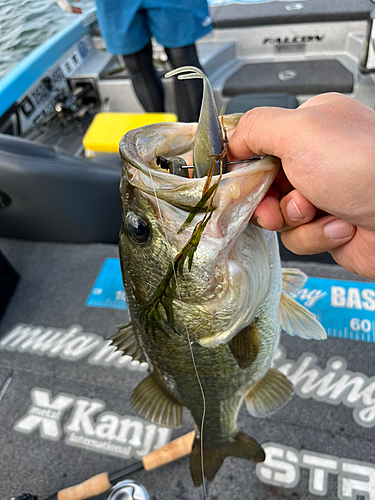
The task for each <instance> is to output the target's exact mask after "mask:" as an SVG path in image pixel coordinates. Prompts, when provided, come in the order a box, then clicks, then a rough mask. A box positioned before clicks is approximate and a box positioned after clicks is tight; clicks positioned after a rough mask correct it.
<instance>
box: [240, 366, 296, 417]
mask: <svg viewBox="0 0 375 500" xmlns="http://www.w3.org/2000/svg"><path fill="white" fill-rule="evenodd" d="M293 392H294V389H293V384H292V383H291V382H289V380H288V379H287V378H286V377H285V375H283V374H282V373H280V372H278V371H277V370H274V369H273V368H270V369H269V370H268V372H267V373H266V374H265V375H264V377H263V378H262V379H260V380H259V382H257V383H256V384H255V386H254V387H252V388H251V390H250V391H249V392H248V393H247V395H246V396H245V402H246V407H247V410H248V412H249V413H250V414H251V415H253V416H254V417H267V415H270V414H271V413H273V412H275V411H276V410H278V409H279V408H281V407H282V406H284V405H285V403H287V402H288V401H289V399H290V398H291V397H292V395H293Z"/></svg>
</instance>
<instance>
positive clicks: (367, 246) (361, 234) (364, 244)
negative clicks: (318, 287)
mask: <svg viewBox="0 0 375 500" xmlns="http://www.w3.org/2000/svg"><path fill="white" fill-rule="evenodd" d="M331 255H332V257H333V258H334V259H335V261H336V262H337V263H338V264H340V266H342V267H344V268H345V269H347V270H348V271H350V272H352V273H356V274H359V275H360V276H364V277H365V278H369V279H372V280H374V279H375V266H374V255H375V233H372V232H371V231H366V230H365V229H362V228H360V227H357V229H356V233H355V237H354V238H352V239H351V240H349V241H348V242H347V243H344V244H343V245H340V246H339V247H337V248H335V249H334V250H332V251H331Z"/></svg>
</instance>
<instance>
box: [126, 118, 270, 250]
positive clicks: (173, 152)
mask: <svg viewBox="0 0 375 500" xmlns="http://www.w3.org/2000/svg"><path fill="white" fill-rule="evenodd" d="M241 116H242V115H241V114H233V115H225V116H223V117H222V123H223V127H224V128H225V130H226V134H227V136H228V138H229V137H230V136H231V135H232V133H233V132H234V130H235V128H236V126H237V123H238V120H239V119H240V117H241ZM196 127H197V124H195V123H192V124H185V123H159V124H154V125H147V126H145V127H141V128H139V129H134V130H132V131H130V132H128V133H127V134H126V135H125V136H124V137H123V138H122V140H121V142H120V154H121V157H122V159H123V163H124V176H125V177H126V179H127V181H128V182H129V183H130V185H132V186H133V187H135V188H137V189H139V190H140V191H141V192H142V193H143V194H145V195H147V197H148V198H149V199H150V200H151V199H152V198H154V199H155V202H156V203H158V202H159V201H162V202H164V203H162V205H163V207H164V212H166V214H165V216H164V217H163V223H164V224H168V225H170V226H171V229H172V228H173V230H174V229H175V228H176V227H177V226H178V225H179V224H180V222H181V225H182V223H183V222H184V219H186V217H187V215H188V213H190V212H191V210H192V209H194V207H196V206H197V204H198V203H199V202H200V200H201V199H202V193H203V192H204V191H203V190H204V187H205V184H206V179H207V178H206V177H203V178H193V179H189V178H185V177H180V176H178V175H174V174H170V173H169V172H167V171H165V170H163V169H162V168H161V167H160V166H158V165H157V161H156V159H157V156H159V155H160V156H166V157H169V158H170V157H172V156H181V157H183V158H184V159H185V160H186V163H187V166H188V167H189V166H190V165H191V167H192V156H193V146H194V137H195V131H196ZM279 167H280V160H279V159H278V158H276V157H273V156H265V157H264V158H262V159H259V160H255V161H253V162H243V163H241V162H240V163H238V164H236V168H235V170H232V171H229V172H227V173H225V174H223V176H222V178H221V179H220V182H219V185H218V189H217V190H216V193H215V196H214V198H213V200H212V208H213V214H212V217H211V220H210V222H209V223H208V225H207V227H206V229H205V233H206V234H207V235H209V236H210V237H214V238H225V239H227V240H232V239H234V238H235V237H236V235H238V234H239V232H241V231H242V230H243V229H244V227H245V226H246V225H247V223H248V221H249V219H250V218H251V216H252V214H253V213H254V211H255V209H256V207H257V206H258V205H259V203H260V201H261V200H262V198H263V197H264V195H265V193H266V192H267V190H268V188H269V187H270V185H271V184H272V182H273V180H274V178H275V177H276V174H277V172H278V170H279ZM217 181H219V176H218V175H216V176H213V177H212V180H211V185H213V184H214V183H215V182H217ZM121 191H122V190H121ZM167 205H169V207H168V208H167ZM206 207H207V204H206V205H205V207H203V208H202V210H201V211H200V213H197V215H196V218H195V219H194V223H196V222H198V221H199V220H201V219H202V217H203V216H204V213H205V212H206ZM181 225H180V226H178V228H177V230H178V229H179V228H180V227H181ZM193 225H194V224H193ZM186 234H188V231H187V233H186Z"/></svg>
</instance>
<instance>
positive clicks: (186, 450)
mask: <svg viewBox="0 0 375 500" xmlns="http://www.w3.org/2000/svg"><path fill="white" fill-rule="evenodd" d="M194 437H195V431H191V432H189V433H188V434H184V435H183V436H181V437H179V438H177V439H174V440H173V441H171V442H170V443H168V444H166V445H164V446H163V447H162V448H159V449H157V450H155V451H152V452H151V453H148V454H147V455H145V456H144V457H143V458H142V462H143V467H144V468H145V470H151V469H156V468H157V467H160V466H161V465H165V464H168V463H169V462H173V461H174V460H177V459H178V458H181V457H184V456H185V455H190V452H191V448H192V446H193V442H194Z"/></svg>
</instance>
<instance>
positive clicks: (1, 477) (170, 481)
mask: <svg viewBox="0 0 375 500" xmlns="http://www.w3.org/2000/svg"><path fill="white" fill-rule="evenodd" d="M0 249H1V250H2V251H3V252H4V254H5V255H6V257H7V258H8V259H9V260H10V261H11V263H12V264H13V266H14V267H15V269H16V270H17V271H18V272H19V273H20V275H21V279H20V282H19V284H18V286H17V289H16V291H15V293H14V295H13V297H12V299H11V301H10V303H9V305H8V307H7V309H6V312H5V314H4V316H3V318H2V320H1V322H0V425H1V432H0V449H1V454H0V498H1V499H2V500H3V499H4V500H9V499H10V498H11V497H12V496H13V495H14V494H15V493H21V492H26V491H27V492H31V493H33V494H34V495H38V500H44V499H46V498H48V497H49V496H50V495H52V494H53V493H55V492H56V491H57V490H59V489H62V488H65V487H68V486H71V485H73V484H76V483H78V482H80V481H83V480H84V479H86V478H88V477H91V476H92V475H94V474H98V473H100V472H103V471H108V472H114V471H116V470H118V469H121V468H123V467H125V466H126V465H128V464H131V463H133V462H135V461H137V460H139V459H140V458H141V457H142V456H143V455H144V454H146V453H148V452H149V451H151V450H152V449H153V448H155V447H158V446H160V445H162V444H164V443H166V442H168V441H169V440H170V439H173V438H175V437H177V436H179V435H182V434H184V433H186V432H189V431H190V430H192V429H193V425H192V421H191V420H190V417H189V415H188V414H187V412H186V413H185V414H184V421H183V426H182V427H181V428H180V429H177V430H174V431H173V432H171V431H169V430H166V429H163V428H160V427H158V426H155V425H153V424H150V423H149V422H146V421H144V420H143V419H142V418H140V417H139V416H138V415H137V414H136V413H135V412H134V411H133V410H132V408H131V406H130V404H129V401H130V396H131V393H132V391H133V389H134V388H135V387H136V385H137V384H138V383H139V382H140V380H142V378H144V376H145V374H146V371H145V370H146V366H145V365H140V364H139V363H134V362H131V361H130V359H129V358H124V357H123V358H120V357H119V356H118V354H114V353H113V352H112V351H111V348H108V346H107V344H106V342H105V341H104V339H105V337H107V336H108V335H110V334H111V333H113V332H114V331H115V329H116V325H119V324H122V323H125V322H126V321H127V320H128V314H127V311H126V309H114V308H111V307H91V306H87V305H86V301H87V299H88V297H89V296H92V295H90V294H91V293H92V291H93V288H94V289H95V287H94V285H95V284H96V283H97V277H98V275H99V273H100V270H101V269H102V266H103V263H104V261H105V260H106V259H108V258H117V257H118V251H117V247H116V246H112V245H99V244H95V245H69V244H51V243H33V242H25V241H16V240H8V239H3V240H0ZM284 264H286V267H299V268H301V269H302V270H303V271H305V272H306V273H307V274H308V275H309V276H317V277H326V278H331V279H332V280H334V284H335V286H336V288H335V290H336V291H335V293H336V295H335V296H333V295H331V302H332V301H333V302H332V303H334V301H336V302H335V304H336V306H337V307H336V309H335V310H334V312H336V313H337V321H341V320H344V319H343V318H344V316H345V314H349V316H345V318H346V317H347V321H349V323H350V325H351V327H352V328H353V329H354V330H356V331H358V332H357V333H358V337H357V338H360V339H361V340H351V339H349V338H347V339H345V338H332V337H330V338H328V339H327V340H325V341H320V342H319V341H307V340H302V339H300V338H296V337H290V336H288V335H286V334H284V333H283V334H282V338H281V346H282V347H280V349H279V351H278V357H277V359H276V360H275V366H276V367H277V368H279V369H281V371H284V372H286V373H288V374H289V375H290V376H291V379H292V380H293V381H294V383H295V387H296V394H295V395H294V396H293V398H292V400H291V401H290V402H289V403H288V404H287V405H286V406H285V407H283V408H282V409H281V410H279V411H278V412H277V413H275V414H274V415H271V416H270V417H268V418H265V419H256V418H253V417H251V416H250V415H249V414H248V413H247V411H246V409H245V408H244V407H243V408H242V409H241V411H240V414H239V418H238V426H239V428H240V429H241V430H243V431H244V432H246V433H247V434H249V435H251V436H253V437H254V438H255V439H256V440H257V441H259V442H260V443H262V444H263V446H264V448H265V450H266V453H267V460H266V462H265V463H264V464H260V465H258V466H257V467H255V466H254V464H251V463H248V462H246V461H241V460H236V459H232V458H228V459H226V460H225V462H224V464H223V466H222V468H221V469H220V471H219V472H218V474H217V476H216V478H215V480H214V481H213V482H212V483H211V484H210V485H209V489H208V498H209V499H210V500H218V499H222V498H223V499H241V500H242V499H252V500H269V499H304V500H313V499H316V498H317V496H318V497H321V498H327V499H332V500H333V499H337V498H340V499H343V500H344V499H352V500H356V499H357V500H363V499H370V500H371V499H374V498H375V442H374V426H375V367H374V363H373V359H374V354H375V346H374V343H373V333H374V327H375V313H374V309H375V302H374V297H375V292H374V290H375V287H374V284H373V283H368V284H367V285H366V284H364V285H361V286H362V288H361V289H360V285H358V284H356V283H353V286H352V287H351V286H350V284H349V285H346V288H345V287H344V285H343V283H342V282H341V281H340V280H357V281H364V280H361V279H360V278H358V277H356V276H353V275H351V274H350V273H347V272H345V271H344V270H343V269H341V268H340V267H339V266H332V265H327V264H316V263H307V262H287V263H285V262H284ZM329 286H330V287H331V294H332V293H333V292H332V290H333V289H332V283H331V282H330V285H329ZM348 287H349V288H348ZM343 289H345V290H346V292H345V290H344V292H342V290H343ZM97 290H98V287H97V286H96V292H93V293H94V294H95V293H96V294H98V293H99V292H98V291H97ZM322 290H323V287H322ZM322 290H321V292H322ZM327 290H328V288H327ZM340 290H341V291H340ZM350 290H351V291H350ZM353 290H360V291H359V292H353ZM361 290H362V291H361ZM363 290H365V291H363ZM322 293H323V292H322ZM326 293H328V292H326ZM340 294H341V295H340ZM343 294H344V295H345V297H344V295H343ZM120 296H121V294H118V297H117V298H119V297H120ZM309 297H310V302H311V301H312V303H314V301H315V304H314V305H315V306H317V307H318V305H319V300H320V296H319V295H318V296H317V295H316V293H315V295H314V294H312V295H310V296H309ZM309 297H308V296H307V295H306V297H305V302H306V301H308V300H309ZM314 297H315V299H314ZM332 297H333V298H332ZM343 297H344V298H343ZM326 298H327V300H328V298H329V297H328V296H326ZM324 300H325V299H323V298H322V299H321V303H323V301H324ZM328 306H329V300H328ZM345 321H346V319H345ZM352 333H353V332H352ZM349 336H351V335H349ZM131 478H132V479H134V480H135V481H137V482H138V483H139V484H142V485H143V486H144V487H145V488H146V490H147V491H148V492H149V495H150V498H151V499H153V500H156V499H157V500H169V499H171V500H172V499H181V500H188V499H189V500H193V499H201V498H203V493H202V489H201V488H195V487H194V486H193V483H192V481H191V479H190V473H189V459H188V458H187V457H186V458H183V459H181V460H179V461H177V462H175V463H173V464H169V465H166V466H164V467H163V468H160V469H159V470H157V471H150V472H145V471H140V472H135V473H133V474H132V476H131ZM106 496H107V494H102V495H100V496H99V497H97V498H98V499H100V500H102V499H105V498H106Z"/></svg>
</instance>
